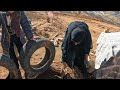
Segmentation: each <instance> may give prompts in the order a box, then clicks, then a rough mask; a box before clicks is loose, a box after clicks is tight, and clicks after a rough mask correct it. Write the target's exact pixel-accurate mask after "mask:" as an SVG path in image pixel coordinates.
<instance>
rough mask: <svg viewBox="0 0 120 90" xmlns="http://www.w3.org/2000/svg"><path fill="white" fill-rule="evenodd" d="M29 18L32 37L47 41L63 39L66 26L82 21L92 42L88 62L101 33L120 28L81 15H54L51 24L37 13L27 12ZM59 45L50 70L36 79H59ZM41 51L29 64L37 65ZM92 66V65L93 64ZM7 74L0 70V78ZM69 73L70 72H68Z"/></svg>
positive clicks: (92, 58)
mask: <svg viewBox="0 0 120 90" xmlns="http://www.w3.org/2000/svg"><path fill="white" fill-rule="evenodd" d="M27 14H28V16H29V18H30V19H31V21H32V27H33V32H34V35H37V36H39V37H45V38H48V39H51V38H53V36H54V35H55V34H57V36H56V37H55V38H54V40H55V39H57V38H63V37H64V34H65V30H66V28H67V26H68V25H69V24H70V23H71V22H72V21H76V20H77V21H83V22H86V23H87V24H88V26H89V30H90V32H91V34H92V40H93V49H92V50H91V53H90V60H91V61H93V62H94V61H95V50H96V41H97V38H98V36H99V35H100V33H101V32H104V31H107V30H109V31H110V32H116V31H120V27H118V26H115V25H111V24H108V23H105V22H103V21H100V20H97V19H95V18H89V17H86V16H83V15H65V14H54V18H53V21H52V22H51V23H48V22H47V18H46V17H47V16H46V15H45V14H41V13H37V12H28V13H27ZM61 43H62V42H59V44H58V46H57V47H56V55H55V59H54V61H53V63H52V64H51V66H50V68H49V69H48V70H47V71H46V72H45V73H43V74H41V75H39V76H38V79H60V77H61V72H62V64H61V62H60V60H61V47H60V46H61ZM0 53H2V49H1V47H0ZM41 53H43V50H39V53H38V54H36V55H35V56H33V58H32V59H33V60H32V62H31V63H37V60H38V59H39V58H40V56H41ZM93 64H94V63H93ZM21 72H22V76H23V78H24V71H23V70H22V68H21ZM7 73H8V72H5V69H2V70H1V69H0V78H5V76H6V75H7ZM69 73H71V72H69Z"/></svg>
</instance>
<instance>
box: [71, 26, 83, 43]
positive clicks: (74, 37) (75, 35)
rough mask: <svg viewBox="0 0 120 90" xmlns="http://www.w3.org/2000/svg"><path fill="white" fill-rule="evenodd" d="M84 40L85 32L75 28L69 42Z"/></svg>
mask: <svg viewBox="0 0 120 90" xmlns="http://www.w3.org/2000/svg"><path fill="white" fill-rule="evenodd" d="M84 38H85V32H84V30H82V29H81V28H75V29H74V30H73V31H72V33H71V41H74V42H82V40H83V39H84Z"/></svg>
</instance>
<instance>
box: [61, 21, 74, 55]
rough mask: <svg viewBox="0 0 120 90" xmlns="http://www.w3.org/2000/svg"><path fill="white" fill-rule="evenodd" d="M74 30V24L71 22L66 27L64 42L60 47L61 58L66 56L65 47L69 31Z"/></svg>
mask: <svg viewBox="0 0 120 90" xmlns="http://www.w3.org/2000/svg"><path fill="white" fill-rule="evenodd" d="M74 28H75V24H74V22H71V23H70V24H69V25H68V28H67V30H66V32H65V36H64V41H63V43H62V46H61V48H62V54H63V56H65V55H66V54H67V47H68V43H69V42H68V41H69V40H68V39H69V36H70V32H71V30H73V29H74Z"/></svg>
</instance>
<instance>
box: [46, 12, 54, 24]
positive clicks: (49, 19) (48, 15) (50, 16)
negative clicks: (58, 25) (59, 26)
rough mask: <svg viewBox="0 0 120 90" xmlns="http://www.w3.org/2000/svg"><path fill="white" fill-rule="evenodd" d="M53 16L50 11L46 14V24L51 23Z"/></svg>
mask: <svg viewBox="0 0 120 90" xmlns="http://www.w3.org/2000/svg"><path fill="white" fill-rule="evenodd" d="M53 17H54V14H53V12H52V11H48V12H47V22H48V23H51V22H52V21H53Z"/></svg>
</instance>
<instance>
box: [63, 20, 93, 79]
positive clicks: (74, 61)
mask: <svg viewBox="0 0 120 90" xmlns="http://www.w3.org/2000/svg"><path fill="white" fill-rule="evenodd" d="M61 49H62V63H63V64H64V62H65V63H66V64H67V65H68V66H69V67H70V68H74V66H77V67H78V69H79V70H80V71H81V73H82V74H83V76H84V78H88V77H89V73H88V72H87V67H86V66H87V64H86V62H88V56H89V52H90V49H92V38H91V33H90V31H89V29H88V25H87V24H86V23H84V22H79V21H75V22H72V23H70V25H69V26H68V28H67V30H66V33H65V37H64V41H63V43H62V46H61Z"/></svg>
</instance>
